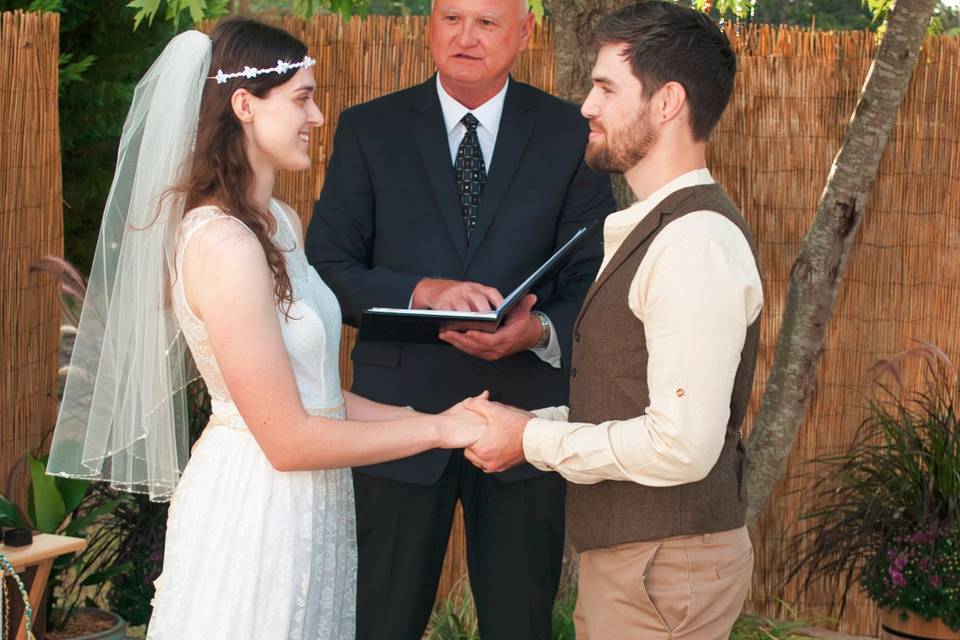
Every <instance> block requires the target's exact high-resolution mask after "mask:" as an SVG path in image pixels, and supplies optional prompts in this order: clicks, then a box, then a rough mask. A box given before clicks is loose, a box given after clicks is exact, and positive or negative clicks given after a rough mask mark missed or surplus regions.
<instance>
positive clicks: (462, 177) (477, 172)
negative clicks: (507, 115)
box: [453, 113, 487, 242]
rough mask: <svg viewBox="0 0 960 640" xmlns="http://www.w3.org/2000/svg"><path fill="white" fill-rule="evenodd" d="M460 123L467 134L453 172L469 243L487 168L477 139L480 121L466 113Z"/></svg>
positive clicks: (475, 224) (474, 225) (461, 142)
mask: <svg viewBox="0 0 960 640" xmlns="http://www.w3.org/2000/svg"><path fill="white" fill-rule="evenodd" d="M460 122H461V123H463V126H465V127H466V128H467V133H466V135H464V136H463V140H461V141H460V148H458V149H457V159H456V161H455V162H454V164H453V171H454V174H455V175H456V178H457V192H458V193H459V194H460V208H461V209H463V227H464V229H465V230H466V232H467V242H470V234H471V232H472V231H473V229H474V227H476V226H477V213H478V212H479V211H480V196H481V194H482V193H483V185H484V183H485V182H486V181H487V167H486V165H485V164H484V163H483V153H482V152H481V151H480V140H479V138H477V125H478V124H480V121H479V120H477V118H476V117H475V116H474V115H473V114H472V113H468V114H467V115H465V116H463V118H461V119H460Z"/></svg>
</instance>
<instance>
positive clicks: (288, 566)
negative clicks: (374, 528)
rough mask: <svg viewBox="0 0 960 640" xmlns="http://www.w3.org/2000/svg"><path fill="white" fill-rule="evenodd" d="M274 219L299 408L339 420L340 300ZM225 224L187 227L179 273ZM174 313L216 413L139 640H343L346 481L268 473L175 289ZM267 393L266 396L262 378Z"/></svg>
mask: <svg viewBox="0 0 960 640" xmlns="http://www.w3.org/2000/svg"><path fill="white" fill-rule="evenodd" d="M270 208H271V213H272V214H273V215H274V217H275V218H276V219H277V231H276V233H275V235H274V242H275V243H276V244H277V246H278V247H280V248H281V250H283V251H284V258H285V259H286V269H287V273H288V274H289V277H290V283H291V285H292V287H293V296H294V300H295V302H294V304H293V306H292V308H291V309H290V317H291V318H292V319H290V320H287V319H286V318H285V317H284V316H283V314H282V313H280V311H279V310H278V315H279V317H280V326H281V330H282V333H283V341H284V344H285V346H286V349H287V352H288V354H289V356H290V361H291V363H292V364H293V371H294V374H295V376H296V380H297V386H298V388H299V390H300V398H301V400H302V402H303V406H304V407H305V408H306V409H307V411H308V412H309V413H311V414H313V415H324V416H329V417H332V418H338V419H343V416H344V409H343V398H342V396H341V393H340V377H339V371H338V361H339V358H338V350H339V347H340V308H339V305H338V304H337V299H336V297H335V296H334V294H333V292H331V291H330V289H329V288H328V287H327V286H326V285H325V284H324V283H323V281H322V280H321V279H320V277H319V276H318V275H317V273H316V272H315V271H314V270H313V268H312V267H310V265H309V264H308V263H307V259H306V256H305V255H304V253H303V250H302V249H300V248H297V246H296V239H295V236H294V231H293V228H292V227H291V224H290V221H289V219H288V218H287V216H286V214H285V213H284V212H283V210H282V209H281V208H280V205H279V204H278V203H277V202H276V201H271V203H270ZM224 215H226V214H224V213H223V212H222V211H220V210H219V209H217V208H214V207H201V208H197V209H193V210H192V211H190V212H188V213H187V214H186V215H185V216H184V219H183V222H182V223H181V225H180V229H179V230H178V242H177V247H178V252H177V258H176V261H177V271H178V273H181V274H182V268H181V266H182V255H183V249H184V247H185V246H186V245H187V243H188V242H190V240H191V238H192V237H194V234H196V233H198V232H202V230H203V229H204V226H205V225H206V223H208V222H210V221H211V220H214V219H217V218H218V217H222V216H224ZM287 249H290V250H289V251H288V250H287ZM237 295H243V292H242V291H238V292H237ZM172 303H173V309H174V313H175V315H176V317H177V320H178V321H179V323H180V327H181V329H182V331H183V333H184V336H185V337H186V340H187V343H188V344H189V346H190V351H191V352H192V353H193V357H194V360H195V361H196V363H197V368H198V369H199V371H200V373H201V375H202V376H203V379H204V381H205V382H206V385H207V390H208V391H209V393H210V397H211V399H212V408H213V411H212V415H211V418H210V422H209V424H208V426H207V428H206V430H205V431H204V433H203V435H202V436H201V438H200V440H199V441H198V442H197V444H196V445H195V446H194V448H193V451H192V454H191V457H190V461H189V462H188V464H187V466H186V469H185V470H184V473H183V476H182V478H181V479H180V482H179V484H178V485H177V488H176V492H175V493H174V495H173V498H172V500H171V502H170V512H169V516H168V521H167V538H166V550H165V555H164V561H163V573H162V575H161V576H160V577H159V578H158V579H157V581H156V589H157V592H156V596H155V598H154V609H153V617H152V618H151V620H150V626H149V631H148V638H149V639H150V640H193V639H196V640H217V639H220V638H222V639H225V640H226V639H230V640H287V639H289V640H301V639H302V640H349V639H352V638H353V637H354V624H355V623H354V614H355V611H356V604H355V602H356V600H355V599H356V571H357V543H356V525H355V520H354V504H353V484H352V481H351V477H350V471H349V470H348V469H337V470H333V471H299V472H279V471H276V470H275V469H274V468H273V467H272V466H271V464H270V462H269V461H268V460H267V458H266V456H264V454H263V451H262V450H261V449H260V447H259V446H258V445H257V442H256V440H254V438H253V436H252V435H251V433H250V432H249V431H248V430H247V428H246V426H245V425H244V422H243V419H242V418H241V417H240V414H239V412H238V411H237V407H236V405H235V404H234V403H233V401H232V399H231V398H230V394H229V392H228V391H227V388H226V386H225V384H224V382H223V376H222V375H221V373H220V370H219V368H218V367H217V362H216V359H215V358H214V354H213V351H212V349H211V347H210V342H209V340H208V338H207V333H206V330H205V328H204V325H203V322H202V321H200V320H199V319H198V318H197V317H196V316H195V315H194V314H193V312H192V311H191V309H190V307H189V306H188V305H187V301H186V298H185V295H184V290H183V278H178V279H177V281H176V282H175V284H174V287H173V291H172ZM263 383H264V384H270V378H269V373H265V376H264V380H263Z"/></svg>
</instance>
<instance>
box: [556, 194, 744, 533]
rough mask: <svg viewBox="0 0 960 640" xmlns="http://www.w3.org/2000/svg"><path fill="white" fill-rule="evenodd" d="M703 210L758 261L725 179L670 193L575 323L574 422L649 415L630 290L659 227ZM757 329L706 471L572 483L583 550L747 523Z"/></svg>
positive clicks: (574, 529)
mask: <svg viewBox="0 0 960 640" xmlns="http://www.w3.org/2000/svg"><path fill="white" fill-rule="evenodd" d="M702 210H707V211H716V212H717V213H719V214H720V215H722V216H724V217H726V218H727V219H729V220H730V221H731V222H733V223H734V224H735V225H737V227H738V228H739V229H740V231H742V232H743V235H744V236H745V237H746V238H747V242H749V244H750V250H751V251H752V252H753V257H754V260H755V261H756V259H757V249H756V246H755V245H754V243H753V238H752V236H751V235H750V230H749V229H748V227H747V223H746V221H745V220H744V219H743V216H741V215H740V212H739V211H738V210H737V208H736V206H735V205H734V204H733V203H732V202H731V201H730V199H729V198H728V197H727V195H726V194H725V193H724V192H723V189H721V188H720V187H719V186H717V185H704V186H696V187H689V188H686V189H681V190H679V191H676V192H674V193H673V194H671V195H669V196H667V198H666V199H665V200H664V201H663V202H661V203H660V204H659V205H658V206H657V207H656V208H655V209H654V210H653V211H651V212H650V213H649V214H648V215H647V216H646V217H645V218H644V219H643V220H641V221H640V223H639V224H638V225H637V227H636V228H635V229H634V230H633V231H632V232H631V233H630V235H629V236H627V238H626V240H624V242H623V244H622V245H621V246H620V248H619V250H618V251H617V253H616V254H615V255H614V256H613V258H612V259H611V260H610V263H609V264H608V265H607V267H606V268H605V269H604V271H603V273H602V274H601V275H600V277H599V278H598V279H597V281H596V282H595V283H594V284H593V286H592V287H591V288H590V291H589V292H588V293H587V297H586V300H585V301H584V303H583V308H582V309H581V311H580V315H579V317H578V318H577V322H576V324H575V325H574V345H573V351H572V361H571V364H572V369H571V379H570V421H571V422H587V423H591V424H597V423H600V422H603V421H605V420H625V419H627V418H633V417H636V416H640V415H643V414H644V413H645V411H646V409H647V407H648V406H649V404H650V395H649V391H648V388H647V357H648V355H647V348H646V340H645V337H644V330H643V323H642V322H640V320H638V319H637V317H636V316H634V315H633V312H631V311H630V308H629V307H628V306H627V293H628V290H629V287H630V283H631V281H632V280H633V278H634V276H635V275H636V273H637V270H638V269H639V267H640V262H641V261H642V260H643V257H644V255H646V253H647V250H648V249H649V248H650V244H651V243H652V242H653V239H654V238H655V237H656V236H657V234H658V233H660V231H661V230H663V228H664V227H665V226H667V225H668V224H669V223H671V222H673V221H674V220H677V219H678V218H680V217H682V216H684V215H686V214H688V213H692V212H694V211H702ZM758 269H759V265H758ZM759 335H760V319H759V317H758V318H757V320H756V321H754V323H753V324H752V325H750V327H748V328H747V335H746V340H745V341H744V345H743V351H742V352H741V353H740V366H739V368H738V369H737V375H736V379H735V382H734V385H733V393H732V395H731V398H730V420H729V422H728V423H727V427H726V438H725V440H724V445H723V450H722V451H721V453H720V458H719V460H717V463H716V464H715V465H714V467H713V469H712V470H711V471H710V473H709V474H708V475H707V477H706V478H704V479H703V480H700V481H698V482H692V483H689V484H684V485H677V486H672V487H648V486H644V485H640V484H636V483H634V482H621V481H613V480H607V481H604V482H600V483H597V484H590V485H580V484H573V483H568V485H567V534H568V535H569V536H570V540H571V542H572V543H573V545H574V547H576V549H577V550H578V551H586V550H589V549H598V548H603V547H610V546H613V545H616V544H622V543H625V542H640V541H644V540H655V539H661V538H667V537H670V536H677V535H691V534H697V533H709V532H713V531H726V530H729V529H736V528H738V527H741V526H743V524H744V514H745V512H746V504H747V503H746V477H745V476H746V463H747V460H746V449H745V448H744V446H743V442H742V439H741V437H740V423H741V422H742V421H743V416H744V413H745V412H746V409H747V403H748V401H749V400H750V388H751V386H752V384H753V371H754V366H755V364H756V358H757V342H758V338H759Z"/></svg>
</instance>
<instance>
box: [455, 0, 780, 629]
mask: <svg viewBox="0 0 960 640" xmlns="http://www.w3.org/2000/svg"><path fill="white" fill-rule="evenodd" d="M596 42H597V44H598V46H599V52H598V56H597V62H596V66H595V67H594V69H593V73H592V79H593V89H592V90H591V92H590V94H589V95H588V96H587V99H586V101H585V102H584V104H583V106H582V109H581V111H582V113H583V115H584V116H585V117H586V118H587V119H588V120H589V122H590V137H589V143H588V145H587V151H586V159H587V162H588V164H589V165H590V166H591V167H592V168H594V169H597V170H599V171H606V172H611V173H623V174H624V175H625V177H626V179H627V182H628V183H629V184H630V187H631V189H632V191H633V192H634V194H635V195H636V197H637V200H638V202H637V203H636V204H634V205H633V206H631V207H630V208H628V209H625V210H623V211H620V212H617V213H614V214H611V215H610V216H609V217H608V218H607V220H606V223H605V227H604V239H605V242H604V257H603V265H602V266H601V269H600V275H599V276H598V278H597V280H596V282H594V284H593V286H592V287H591V289H590V291H589V292H588V294H587V298H586V301H585V302H584V305H583V308H582V310H581V311H580V315H579V317H578V319H577V321H576V323H575V324H574V329H573V331H574V333H573V336H574V346H573V355H572V358H573V362H572V365H573V366H572V369H571V373H570V375H571V388H570V406H569V408H567V407H553V408H550V409H545V410H541V411H538V412H536V416H538V417H534V415H533V414H529V413H527V412H524V411H519V410H515V409H511V408H509V407H506V406H504V405H500V404H496V403H493V402H488V401H483V400H471V401H468V408H472V409H474V410H477V411H480V412H482V413H484V414H485V415H486V417H487V419H488V422H489V423H490V428H489V429H488V430H487V432H486V434H485V435H484V437H483V438H481V440H480V441H479V442H478V443H477V444H475V445H474V446H473V447H471V448H470V449H468V450H467V454H466V455H467V458H468V459H470V460H471V461H472V462H474V464H476V465H478V466H479V467H481V468H482V469H484V470H485V471H488V472H498V471H502V470H503V469H506V468H509V467H511V466H512V465H514V464H517V463H519V462H521V461H524V460H526V461H528V462H530V463H532V464H533V465H534V466H536V467H538V468H540V469H544V470H554V471H558V472H559V473H560V474H561V475H563V476H564V477H565V478H566V479H567V480H568V481H569V485H568V491H567V532H568V534H569V536H570V538H571V540H572V542H573V544H574V546H575V547H576V548H577V549H578V550H579V551H580V552H581V556H580V584H579V596H578V602H577V609H576V614H575V623H576V629H577V639H578V640H620V639H623V640H627V639H634V638H644V639H645V640H658V639H663V640H667V639H668V638H669V639H671V640H694V639H695V640H708V639H717V640H720V639H721V638H724V639H725V638H727V637H728V636H729V634H730V630H731V628H732V626H733V623H734V621H735V620H736V618H737V616H738V614H739V612H740V609H741V607H742V605H743V602H744V599H745V597H746V593H747V589H748V587H749V585H750V574H751V569H752V566H753V551H752V547H751V545H750V539H749V537H748V536H747V530H746V528H745V527H744V513H745V508H746V487H745V477H744V475H745V465H746V452H745V449H744V445H743V442H742V439H741V436H740V424H741V422H742V419H743V415H744V412H745V410H746V407H747V402H748V401H749V398H750V387H751V384H752V380H753V372H754V363H755V361H756V356H757V341H758V336H759V328H760V325H759V320H758V319H759V315H760V309H761V305H762V291H761V284H760V275H759V270H758V266H757V258H756V247H755V246H754V243H753V240H752V237H751V234H750V230H749V229H748V227H747V224H746V222H745V221H744V219H743V217H742V216H741V215H740V212H739V211H738V210H737V207H736V206H735V205H734V204H733V203H732V202H731V201H730V200H729V198H728V197H727V196H726V194H725V193H724V191H723V190H722V189H721V188H720V186H719V185H717V184H716V183H715V182H714V180H713V178H712V177H711V175H710V172H709V171H707V169H706V166H705V165H706V163H705V144H706V140H707V136H708V135H709V134H710V131H711V130H712V129H713V127H714V125H716V123H717V121H718V120H719V119H720V116H721V114H722V113H723V110H724V108H725V107H726V105H727V102H728V101H729V98H730V95H731V92H732V90H733V83H734V76H735V73H736V58H735V56H734V53H733V51H732V50H731V48H730V45H729V43H728V41H727V39H726V37H725V36H724V34H723V33H722V32H721V31H720V29H719V28H718V27H717V26H716V24H715V23H713V22H712V21H711V20H710V19H709V18H708V17H707V16H705V15H704V14H702V13H699V12H697V11H694V10H691V9H687V8H683V7H681V6H679V5H676V4H674V3H672V2H660V1H658V0H650V1H649V2H644V3H642V4H638V5H634V6H629V7H626V8H624V9H621V10H619V11H617V12H616V13H613V14H611V15H609V16H607V17H606V18H604V19H603V21H602V22H601V23H600V25H599V27H598V29H597V33H596Z"/></svg>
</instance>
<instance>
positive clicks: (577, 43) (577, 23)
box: [548, 0, 635, 208]
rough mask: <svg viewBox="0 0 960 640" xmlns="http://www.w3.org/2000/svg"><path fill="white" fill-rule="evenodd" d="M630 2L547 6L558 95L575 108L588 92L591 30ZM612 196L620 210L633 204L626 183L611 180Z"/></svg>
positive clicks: (567, 0)
mask: <svg viewBox="0 0 960 640" xmlns="http://www.w3.org/2000/svg"><path fill="white" fill-rule="evenodd" d="M631 3H632V2H631V0H556V1H555V2H549V4H548V7H549V9H550V22H551V25H552V27H553V38H554V47H555V49H556V68H557V72H556V73H557V94H558V95H559V96H560V97H561V98H563V99H564V100H569V101H570V102H574V103H576V104H580V103H582V102H583V99H584V98H586V97H587V92H589V91H590V70H591V69H592V68H593V62H594V58H595V57H596V56H595V52H594V51H593V47H592V46H591V40H592V38H593V30H594V28H595V27H596V26H597V22H599V21H600V18H602V17H603V16H605V15H607V14H608V13H611V12H613V11H616V10H617V9H619V8H621V7H624V6H626V5H628V4H631ZM613 195H614V197H616V199H617V203H618V204H619V205H620V207H621V208H626V207H627V206H628V205H629V204H630V203H631V202H633V201H634V200H635V198H634V197H633V193H632V192H631V191H630V187H629V186H628V185H627V181H626V180H625V179H624V178H623V176H621V175H616V176H613Z"/></svg>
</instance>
